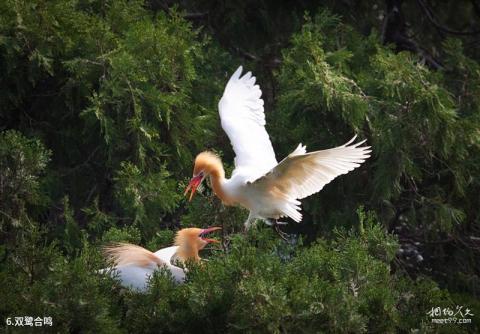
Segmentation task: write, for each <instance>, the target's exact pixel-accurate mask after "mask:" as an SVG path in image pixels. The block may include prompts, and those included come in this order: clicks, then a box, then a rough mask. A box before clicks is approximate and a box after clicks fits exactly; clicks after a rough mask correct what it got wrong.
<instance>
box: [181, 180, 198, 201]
mask: <svg viewBox="0 0 480 334" xmlns="http://www.w3.org/2000/svg"><path fill="white" fill-rule="evenodd" d="M202 181H203V173H200V174H198V175H197V176H194V177H192V179H191V180H190V183H189V184H188V186H187V189H185V192H184V193H183V194H184V195H185V196H186V195H187V194H188V192H189V191H190V190H191V191H192V193H191V194H190V197H189V198H188V200H189V201H191V200H192V198H193V195H195V192H196V191H197V188H198V186H199V185H200V183H202Z"/></svg>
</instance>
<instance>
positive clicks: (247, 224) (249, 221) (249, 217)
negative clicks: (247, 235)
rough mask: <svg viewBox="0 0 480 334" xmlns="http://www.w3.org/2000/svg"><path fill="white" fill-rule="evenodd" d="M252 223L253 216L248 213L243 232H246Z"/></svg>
mask: <svg viewBox="0 0 480 334" xmlns="http://www.w3.org/2000/svg"><path fill="white" fill-rule="evenodd" d="M254 221H255V216H254V215H253V214H252V213H251V212H250V213H249V214H248V218H247V220H246V221H245V223H244V224H243V226H244V230H245V232H247V231H248V230H249V229H250V227H251V226H252V223H253V222H254Z"/></svg>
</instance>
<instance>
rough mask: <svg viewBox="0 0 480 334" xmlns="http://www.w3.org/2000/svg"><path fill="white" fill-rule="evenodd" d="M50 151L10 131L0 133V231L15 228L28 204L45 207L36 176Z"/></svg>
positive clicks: (43, 195) (22, 217)
mask: <svg viewBox="0 0 480 334" xmlns="http://www.w3.org/2000/svg"><path fill="white" fill-rule="evenodd" d="M49 158H50V152H49V151H48V150H47V149H45V147H44V146H43V145H42V144H41V143H40V141H38V140H32V139H28V138H26V137H24V136H22V135H21V134H20V133H19V132H17V131H14V130H10V131H5V132H2V133H0V230H4V229H5V228H7V227H6V226H4V225H6V224H11V225H13V226H19V225H21V223H22V220H23V219H25V217H26V215H27V212H26V206H28V205H42V204H43V205H45V204H47V201H48V199H47V198H46V196H45V194H43V193H42V189H41V187H40V183H41V181H40V176H41V175H42V174H43V173H44V172H45V167H46V166H47V163H48V161H49Z"/></svg>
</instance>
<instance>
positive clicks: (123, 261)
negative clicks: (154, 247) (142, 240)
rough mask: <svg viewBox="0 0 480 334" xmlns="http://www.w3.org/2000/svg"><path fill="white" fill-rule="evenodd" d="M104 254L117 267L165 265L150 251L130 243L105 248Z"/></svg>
mask: <svg viewBox="0 0 480 334" xmlns="http://www.w3.org/2000/svg"><path fill="white" fill-rule="evenodd" d="M103 254H104V256H105V257H106V258H107V260H109V261H111V262H113V263H114V264H115V265H116V266H122V265H129V264H133V265H137V266H140V267H148V266H151V265H152V264H156V265H158V266H160V265H163V264H164V263H163V262H162V260H160V259H159V258H158V257H156V256H155V254H153V253H152V252H150V251H149V250H147V249H145V248H143V247H140V246H136V245H132V244H128V243H116V244H111V245H108V246H105V247H104V248H103Z"/></svg>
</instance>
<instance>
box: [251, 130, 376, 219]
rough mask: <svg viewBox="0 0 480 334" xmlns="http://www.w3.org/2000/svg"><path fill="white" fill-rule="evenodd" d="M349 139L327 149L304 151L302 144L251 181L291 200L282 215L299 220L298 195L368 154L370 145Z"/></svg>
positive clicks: (316, 187) (310, 191) (350, 167)
mask: <svg viewBox="0 0 480 334" xmlns="http://www.w3.org/2000/svg"><path fill="white" fill-rule="evenodd" d="M355 138H356V137H354V138H353V139H352V140H350V141H349V142H348V143H346V144H344V145H342V146H338V147H335V148H331V149H328V150H322V151H316V152H310V153H305V152H306V150H305V147H304V146H302V145H301V144H300V145H299V146H298V147H297V149H296V150H295V151H293V152H292V153H291V154H290V155H289V156H288V157H286V158H285V159H284V160H282V161H281V162H280V163H279V164H278V165H277V166H276V167H275V168H273V169H272V170H271V171H270V172H269V173H267V174H266V175H265V176H263V177H261V178H260V179H258V180H256V181H255V182H254V183H253V184H252V185H253V186H255V187H260V188H262V189H263V191H268V192H269V193H271V194H273V195H274V196H277V197H280V198H283V199H285V200H286V202H288V203H290V204H291V205H290V207H288V206H287V208H286V211H285V215H287V216H290V217H291V218H293V219H294V220H296V221H300V220H301V214H300V213H298V212H297V214H295V213H294V212H293V211H298V209H299V207H298V205H299V202H298V201H297V200H298V199H302V198H305V197H307V196H310V195H312V194H314V193H316V192H319V191H320V190H322V188H323V187H324V186H325V185H326V184H327V183H329V182H330V181H332V180H333V179H334V178H336V177H337V176H339V175H342V174H346V173H348V172H350V171H352V170H353V169H355V168H357V167H358V166H360V164H361V163H363V162H364V161H365V159H367V158H368V157H369V156H370V152H371V150H370V147H369V146H360V145H362V144H363V143H364V142H365V141H361V142H358V143H356V144H351V143H352V142H353V140H354V139H355Z"/></svg>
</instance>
